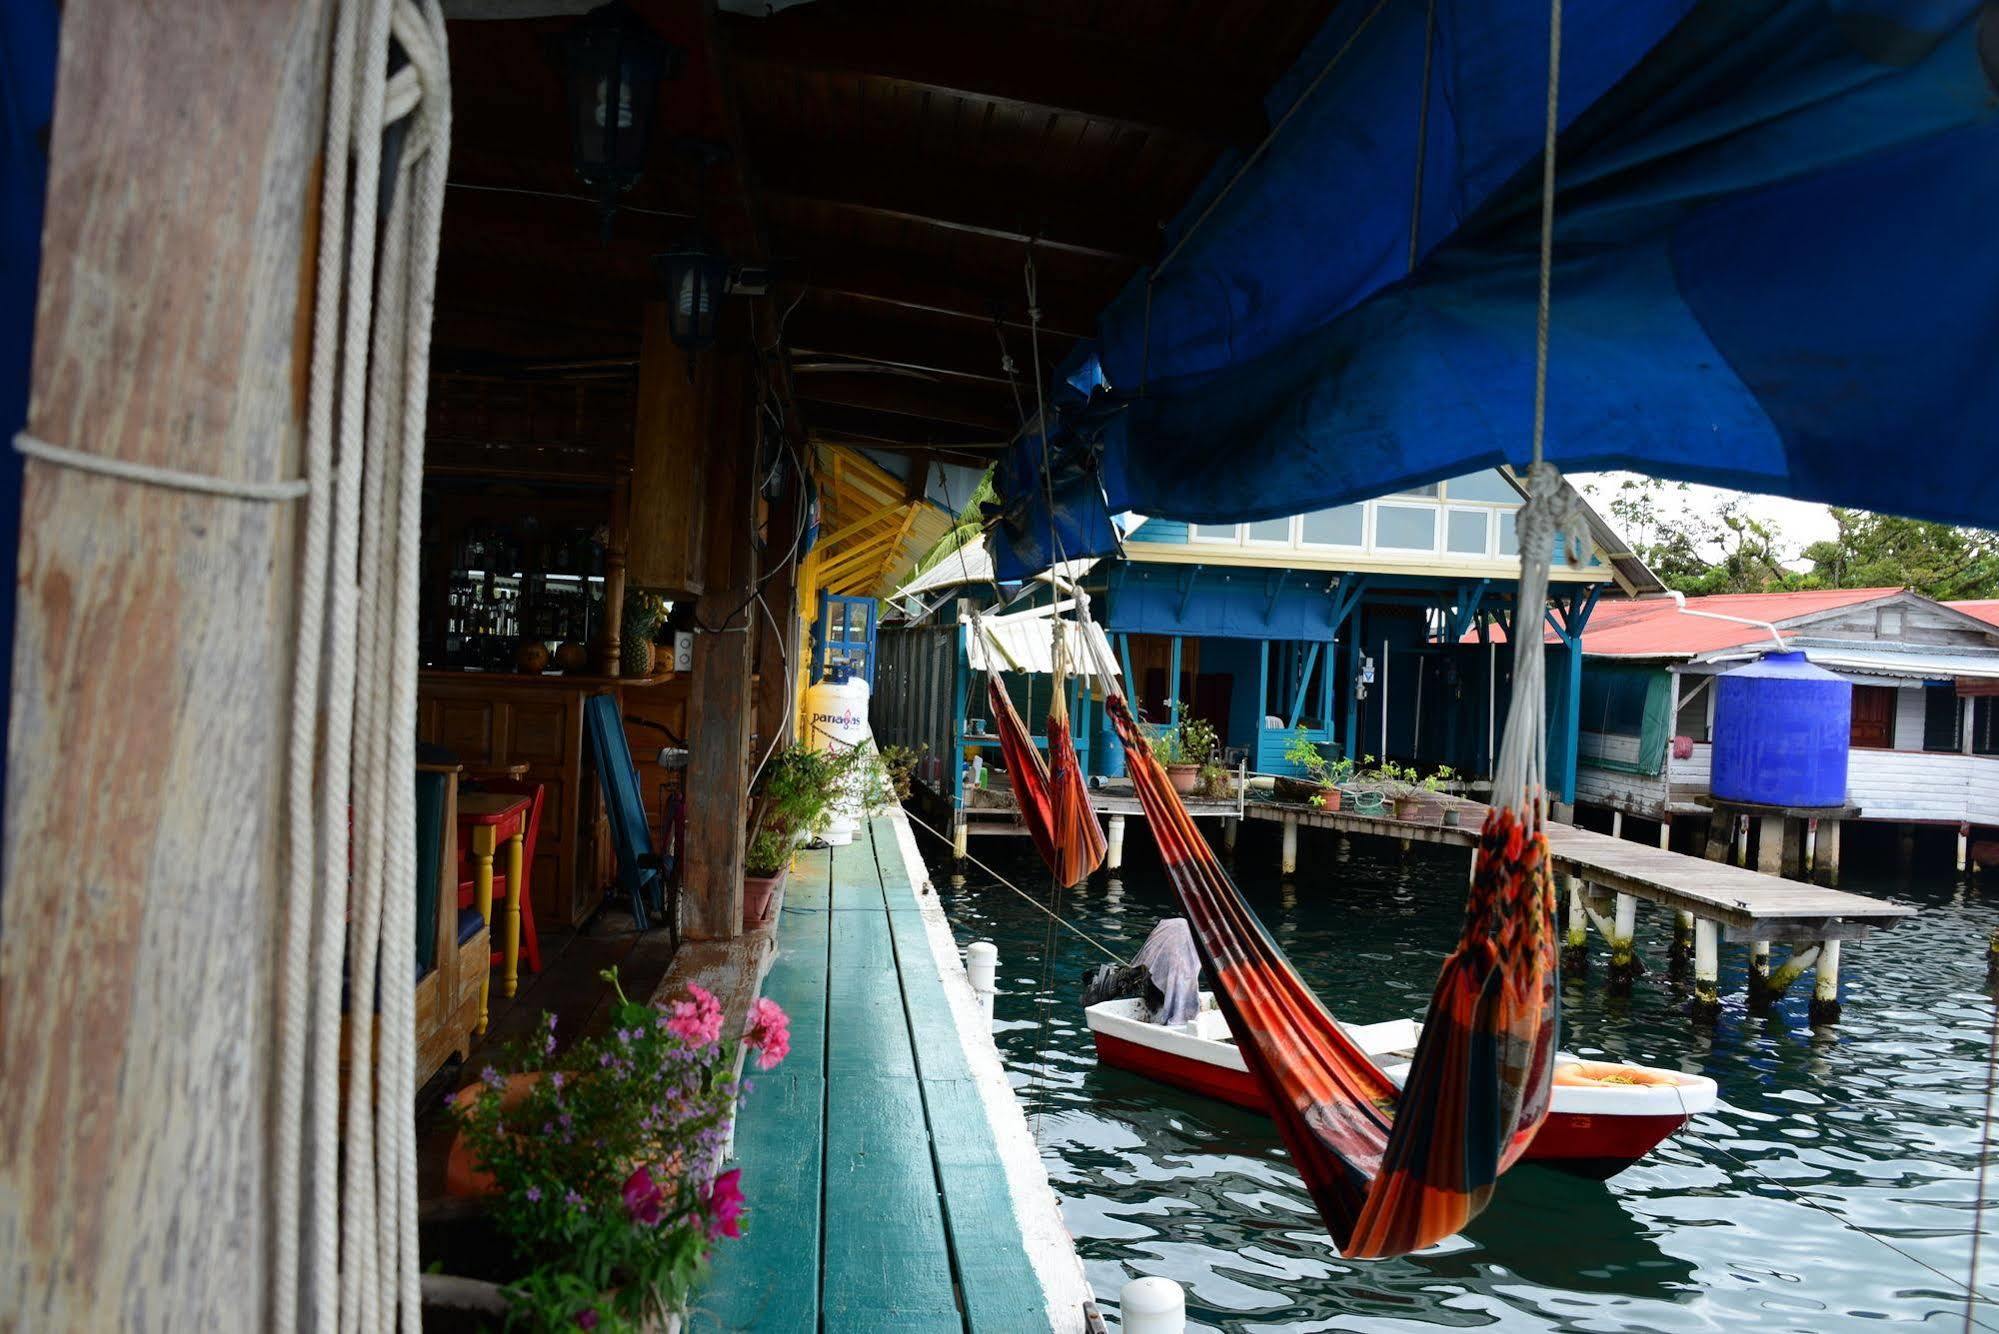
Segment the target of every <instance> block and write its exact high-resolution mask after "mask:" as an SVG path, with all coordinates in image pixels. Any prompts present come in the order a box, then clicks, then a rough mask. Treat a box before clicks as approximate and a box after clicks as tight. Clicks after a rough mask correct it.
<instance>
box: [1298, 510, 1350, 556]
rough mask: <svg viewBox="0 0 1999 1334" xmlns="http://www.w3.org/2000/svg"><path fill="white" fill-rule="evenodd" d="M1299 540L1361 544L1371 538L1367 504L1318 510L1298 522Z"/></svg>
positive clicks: (1309, 543)
mask: <svg viewBox="0 0 1999 1334" xmlns="http://www.w3.org/2000/svg"><path fill="white" fill-rule="evenodd" d="M1298 527H1299V540H1300V541H1302V542H1304V543H1305V544H1306V545H1307V546H1315V547H1357V546H1360V545H1362V544H1363V543H1365V542H1366V541H1367V506H1365V505H1342V506H1340V507H1339V508H1338V509H1331V510H1314V511H1313V512H1312V513H1310V514H1307V515H1305V516H1304V517H1302V518H1301V519H1300V520H1299V521H1298Z"/></svg>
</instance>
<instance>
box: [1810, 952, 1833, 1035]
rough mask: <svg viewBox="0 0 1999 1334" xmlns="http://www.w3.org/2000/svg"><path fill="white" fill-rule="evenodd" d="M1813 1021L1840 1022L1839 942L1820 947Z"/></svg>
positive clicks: (1813, 990)
mask: <svg viewBox="0 0 1999 1334" xmlns="http://www.w3.org/2000/svg"><path fill="white" fill-rule="evenodd" d="M1811 1021H1812V1023H1814V1024H1836V1023H1838V1022H1839V942H1838V941H1837V940H1828V941H1824V942H1822V943H1821V944H1820V945H1819V962H1818V969H1817V971H1816V972H1815V973H1814V974H1813V979H1812V1009H1811Z"/></svg>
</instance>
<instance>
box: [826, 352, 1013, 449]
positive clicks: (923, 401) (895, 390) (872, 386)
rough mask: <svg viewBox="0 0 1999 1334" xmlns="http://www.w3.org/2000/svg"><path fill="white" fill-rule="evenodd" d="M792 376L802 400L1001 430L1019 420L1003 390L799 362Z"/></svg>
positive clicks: (1009, 430) (1007, 429) (1006, 431)
mask: <svg viewBox="0 0 1999 1334" xmlns="http://www.w3.org/2000/svg"><path fill="white" fill-rule="evenodd" d="M796 375H797V384H798V389H797V392H798V397H799V398H800V399H801V400H803V401H805V402H808V403H838V404H844V405H845V406H848V407H856V408H870V409H873V410H875V411H877V412H892V413H895V414H897V415H898V416H904V417H918V418H922V419H925V420H928V421H938V422H950V423H952V424H953V425H957V426H976V427H979V428H981V429H984V430H986V431H991V432H996V433H999V434H1005V435H1010V434H1012V433H1013V430H1014V428H1015V427H1016V426H1017V425H1018V424H1019V423H1018V420H1017V417H1018V414H1017V413H1016V411H1015V409H1014V406H1013V400H1012V398H1011V397H1010V396H1009V395H1008V394H1007V393H1006V392H1005V391H1004V390H998V389H989V388H974V387H972V386H969V385H940V384H934V383H929V382H926V381H923V380H917V379H911V378H909V377H907V376H901V375H895V374H892V373H890V374H882V373H876V374H842V373H831V374H826V373H821V372H820V371H818V370H816V369H812V368H810V367H799V368H798V369H797V371H796ZM808 415H809V414H808Z"/></svg>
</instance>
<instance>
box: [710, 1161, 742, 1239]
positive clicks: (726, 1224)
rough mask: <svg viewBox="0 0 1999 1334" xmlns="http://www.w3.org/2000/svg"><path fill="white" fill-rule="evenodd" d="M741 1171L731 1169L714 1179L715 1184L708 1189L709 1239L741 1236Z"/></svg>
mask: <svg viewBox="0 0 1999 1334" xmlns="http://www.w3.org/2000/svg"><path fill="white" fill-rule="evenodd" d="M742 1177H743V1169H741V1168H740V1167H732V1168H730V1169H729V1170H728V1171H726V1172H724V1173H722V1175H721V1176H718V1177H716V1178H715V1184H714V1185H712V1186H710V1187H709V1188H708V1198H707V1200H706V1204H707V1206H708V1212H709V1214H711V1215H712V1216H713V1221H712V1222H711V1223H710V1224H709V1225H708V1235H709V1236H711V1237H740V1236H742V1235H743V1224H742V1217H743V1187H742Z"/></svg>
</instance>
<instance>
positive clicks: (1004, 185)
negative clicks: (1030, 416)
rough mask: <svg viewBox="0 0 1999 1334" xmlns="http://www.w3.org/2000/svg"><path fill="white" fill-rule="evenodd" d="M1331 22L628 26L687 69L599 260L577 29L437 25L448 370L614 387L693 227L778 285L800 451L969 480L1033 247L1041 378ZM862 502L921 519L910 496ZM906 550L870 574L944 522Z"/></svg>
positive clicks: (998, 443) (1208, 7) (901, 9)
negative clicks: (443, 65)
mask: <svg viewBox="0 0 1999 1334" xmlns="http://www.w3.org/2000/svg"><path fill="white" fill-rule="evenodd" d="M1333 2H1334V0H1302V2H1301V0H948V3H941V4H940V3H928V4H920V3H914V2H913V0H813V2H811V3H804V4H797V5H794V6H792V7H790V8H787V9H784V10H782V11H780V12H778V13H775V14H771V15H768V16H760V17H750V16H746V15H738V14H733V13H719V14H717V13H713V12H712V11H706V10H705V6H704V5H703V4H702V3H696V0H634V2H633V7H634V8H635V9H636V10H638V11H639V12H640V13H641V14H642V15H643V16H644V18H645V19H646V21H648V22H650V23H652V24H653V25H654V27H655V28H657V29H658V30H659V31H660V32H661V34H662V35H663V36H664V37H666V38H667V39H668V40H669V41H671V42H673V43H674V44H675V45H677V46H679V47H681V48H682V49H683V50H684V51H685V52H686V53H687V57H686V62H685V66H684V69H683V71H682V74H681V76H680V77H679V78H678V79H676V80H674V81H672V82H670V83H669V84H667V85H666V86H665V87H663V88H662V91H661V95H660V99H659V111H658V116H657V123H656V124H655V126H654V129H653V134H652V140H651V147H650V151H649V154H648V167H647V171H646V174H645V176H644V178H643V179H642V180H641V181H640V183H639V184H638V185H637V186H636V187H635V188H634V189H633V190H632V191H631V192H630V193H629V194H628V195H626V196H625V197H624V198H623V200H622V201H621V202H622V205H623V208H622V211H621V212H620V213H619V215H618V216H617V219H616V221H615V224H614V226H613V229H612V234H611V236H610V237H609V239H608V240H606V239H603V238H600V236H599V227H598V218H597V214H596V210H595V208H594V207H593V206H592V204H591V203H590V202H589V201H588V200H587V198H584V196H587V194H588V193H589V191H588V188H587V187H585V186H583V185H582V183H581V182H580V181H578V180H577V178H576V176H575V173H574V170H573V167H572V165H571V160H570V154H569V140H568V125H567V119H566V113H565V110H564V104H563V97H562V75H561V60H560V40H561V35H562V33H563V32H564V31H566V30H567V28H568V27H569V26H570V25H571V24H573V23H574V22H575V21H576V20H575V18H574V17H573V15H574V13H575V12H576V11H577V10H578V9H579V8H581V7H582V6H580V5H578V4H576V3H575V0H550V3H548V4H546V5H542V6H539V8H540V10H541V11H542V12H544V13H546V14H547V15H548V16H547V17H540V18H531V19H513V20H511V21H490V20H486V21H454V22H452V23H451V25H450V35H451V56H452V65H453V114H454V133H453V143H452V167H451V181H452V189H451V190H450V192H449V194H448V201H447V208H446V215H445V241H444V246H443V254H442V259H441V263H440V271H439V292H438V316H437V326H436V328H437V333H436V342H437V349H436V357H437V362H438V365H439V366H440V367H441V368H443V369H444V370H447V371H452V372H458V373H468V374H479V375H488V374H503V375H516V376H518V375H527V376H536V377H551V376H552V377H557V378H560V377H565V376H590V377H596V378H600V379H601V378H603V377H604V376H606V375H607V374H608V375H610V376H613V377H615V376H617V375H619V374H627V373H629V368H630V367H631V366H633V365H634V364H635V362H636V358H637V355H638V334H639V322H640V317H639V312H640V308H641V306H642V305H643V303H644V302H645V301H646V300H648V299H657V298H658V297H659V295H660V291H659V289H658V286H657V280H656V279H655V277H654V276H653V274H652V271H651V268H650V264H649V262H648V257H649V256H650V255H652V254H654V253H656V252H658V251H660V250H663V249H666V248H667V247H668V246H669V245H671V244H672V243H673V242H674V241H676V240H677V239H679V238H680V237H681V236H682V235H684V234H685V232H686V231H687V229H688V228H689V226H690V225H691V224H690V222H689V219H690V217H691V216H692V215H693V214H695V213H696V212H699V213H700V214H701V215H702V221H703V223H704V225H705V226H706V228H707V230H708V231H710V232H711V233H712V234H714V235H715V236H716V237H717V238H718V239H720V241H721V242H722V244H723V245H724V247H725V248H726V249H728V250H729V252H730V254H731V255H732V257H734V258H736V259H738V260H739V261H741V262H744V263H752V264H765V265H768V266H769V268H770V270H771V272H772V274H773V276H774V282H773V287H772V299H771V301H770V302H769V303H768V305H767V306H765V307H764V310H765V315H764V318H763V322H762V323H760V325H759V327H758V329H757V334H758V337H759V341H760V342H762V343H763V344H765V345H766V346H773V345H777V344H779V343H781V346H782V347H783V349H784V350H785V354H786V355H787V356H788V359H789V370H790V376H789V378H790V384H791V386H792V398H793V402H794V409H795V412H796V414H797V422H798V424H799V425H802V427H803V429H804V433H805V435H806V436H807V438H808V439H809V440H810V441H812V442H813V443H814V444H815V445H816V446H819V447H820V448H821V449H822V450H824V449H833V450H842V451H852V450H855V449H860V448H865V449H868V450H871V451H874V452H875V453H876V454H877V456H881V455H882V454H884V453H906V454H910V455H912V456H914V457H913V458H912V460H911V462H912V463H913V464H914V465H916V467H917V468H918V469H919V470H921V469H924V468H927V467H928V465H929V463H931V462H934V461H949V462H958V463H967V464H979V463H982V462H983V461H985V460H988V459H990V458H991V457H992V456H993V455H994V454H995V453H996V452H997V451H998V450H999V449H1000V448H1002V447H1003V446H1004V444H1005V442H1006V441H1007V440H1008V439H1009V438H1010V436H1011V435H1012V434H1013V433H1014V431H1015V430H1016V429H1017V427H1018V425H1019V422H1020V419H1021V410H1020V405H1021V403H1023V402H1024V403H1025V404H1026V405H1027V407H1028V409H1029V410H1030V411H1031V410H1032V403H1033V388H1032V383H1031V381H1029V380H1028V379H1027V378H1026V377H1027V376H1029V375H1030V374H1031V373H1032V370H1033V367H1034V365H1035V360H1034V358H1033V356H1032V354H1031V351H1030V346H1029V333H1028V323H1029V320H1028V312H1027V304H1028V303H1027V300H1026V296H1025V281H1024V266H1025V262H1026V260H1027V258H1028V256H1029V253H1030V249H1031V252H1032V255H1033V259H1034V264H1035V268H1036V271H1037V275H1038V280H1039V291H1040V307H1041V321H1040V323H1041V356H1040V363H1039V364H1040V366H1041V367H1042V370H1043V373H1044V375H1045V374H1046V373H1047V371H1048V369H1049V368H1052V367H1053V365H1054V364H1055V363H1056V362H1058V361H1059V360H1060V358H1061V357H1062V356H1063V355H1064V354H1065V353H1066V352H1067V350H1068V348H1069V346H1070V345H1071V344H1072V343H1073V341H1074V340H1075V339H1076V338H1077V337H1078V336H1081V335H1083V334H1084V333H1086V332H1087V331H1088V330H1089V329H1090V327H1091V324H1092V321H1093V318H1094V315H1095V313H1096V312H1097V311H1098V310H1100V309H1101V308H1102V307H1103V305H1104V304H1105V303H1106V302H1108V301H1109V300H1110V298H1111V297H1112V296H1113V295H1115V293H1116V292H1117V291H1118V289H1119V288H1120V287H1121V286H1122V285H1123V284H1124V283H1125V282H1126V281H1127V280H1128V279H1129V278H1130V277H1131V275H1132V274H1133V273H1134V272H1135V271H1136V270H1137V269H1138V267H1139V266H1140V265H1142V264H1144V263H1146V262H1148V261H1149V260H1151V259H1153V258H1156V256H1157V255H1158V253H1159V250H1160V228H1161V225H1162V223H1163V222H1164V221H1165V220H1166V219H1168V218H1170V217H1171V216H1172V215H1173V214H1174V213H1175V212H1176V211H1177V210H1178V209H1179V208H1180V206H1181V205H1182V204H1183V203H1184V202H1185V200H1186V199H1187V197H1188V195H1189V193H1190V192H1191V191H1192V190H1193V189H1194V187H1195V186H1196V184H1197V183H1198V182H1199V181H1200V180H1201V179H1202V178H1203V176H1204V175H1205V174H1206V173H1207V172H1208V171H1209V169H1210V168H1211V167H1212V166H1213V164H1214V162H1215V160H1216V157H1217V155H1218V154H1220V153H1222V152H1223V151H1224V150H1226V149H1228V148H1230V147H1232V146H1236V147H1244V148H1247V147H1249V146H1251V145H1253V144H1255V143H1256V142H1257V141H1258V140H1259V139H1260V138H1261V137H1262V135H1263V133H1264V130H1265V119H1264V114H1263V110H1262V96H1263V93H1264V91H1265V90H1266V89H1267V88H1268V87H1269V86H1270V84H1271V82H1272V81H1273V80H1274V79H1275V78H1276V77H1277V75H1278V74H1279V73H1281V72H1282V71H1283V70H1284V69H1285V68H1287V67H1288V66H1289V64H1290V63H1291V62H1292V61H1293V60H1294V59H1295V58H1296V56H1297V53H1298V51H1299V49H1300V47H1301V46H1302V45H1303V43H1304V42H1305V41H1306V40H1307V39H1308V38H1309V37H1310V35H1311V34H1312V33H1313V32H1314V31H1316V30H1317V28H1318V27H1319V26H1320V24H1321V23H1322V22H1323V21H1324V19H1325V17H1326V15H1327V13H1328V12H1329V11H1330V9H1331V6H1332V4H1333ZM711 3H712V0H711ZM536 8H537V6H535V5H533V4H531V3H523V2H522V0H507V3H505V4H502V3H498V0H456V2H455V3H454V4H452V5H448V6H447V11H448V12H451V13H469V12H475V11H483V12H488V13H493V12H507V13H520V12H522V11H523V10H533V9H536ZM689 139H699V140H704V141H707V142H712V143H720V144H725V145H728V146H729V147H730V149H731V151H732V156H731V159H730V160H729V161H728V162H727V163H726V164H724V165H722V166H719V167H715V168H710V169H707V170H706V171H705V172H704V171H703V170H702V169H700V168H697V167H695V166H693V165H692V162H691V159H690V158H689V157H688V156H687V155H686V154H685V153H683V152H680V151H678V150H677V148H676V143H677V142H681V141H685V140H689ZM773 325H779V326H780V328H773V327H771V326H773ZM1002 339H1004V343H1005V349H1006V352H1007V353H1008V354H1010V356H1011V358H1012V360H1013V363H1014V366H1015V368H1016V371H1015V374H1014V375H1013V376H1011V377H1010V376H1009V374H1008V372H1007V370H1006V369H1005V366H1004V363H1003V361H1002V353H1001V340H1002ZM1017 392H1018V397H1017V396H1016V393H1017ZM860 471H861V470H857V472H860ZM862 475H863V476H866V474H865V473H864V472H863V473H862ZM884 475H886V474H884ZM869 481H871V482H874V483H876V489H879V488H880V487H882V486H888V485H889V483H893V484H894V485H896V486H902V487H903V488H904V490H905V491H906V492H907V493H908V495H909V497H910V499H909V500H908V501H907V503H910V504H921V503H922V502H921V501H920V500H919V499H918V497H920V495H921V492H922V488H921V487H920V486H913V485H908V484H907V483H904V482H896V481H895V479H893V478H892V477H891V478H890V479H889V483H883V482H881V481H880V479H878V478H872V477H870V478H869ZM887 499H888V497H886V496H884V497H882V501H883V503H885V502H886V500H887ZM896 522H898V523H899V522H900V521H899V520H897V521H896ZM827 526H828V528H829V529H830V528H832V527H834V526H837V525H834V524H831V523H829V524H828V525H827ZM901 526H902V527H903V528H904V529H905V530H906V531H905V534H904V538H903V540H902V542H901V545H900V546H899V547H897V548H893V549H891V550H890V553H889V554H890V557H891V559H889V561H888V564H887V566H886V567H885V568H884V569H883V571H882V574H881V575H880V576H879V577H883V578H886V577H888V576H889V575H890V574H892V572H893V571H894V569H895V568H896V567H897V566H899V565H900V566H906V564H907V560H906V559H905V556H906V555H908V554H911V553H910V552H908V551H906V550H905V549H908V548H914V546H915V543H916V541H918V540H920V535H921V533H922V532H923V531H927V530H928V529H929V528H931V527H933V526H935V525H934V524H932V523H930V522H929V521H927V520H918V519H912V520H911V521H910V522H909V523H907V524H903V525H901ZM869 536H872V537H875V538H877V539H879V537H880V534H879V533H871V534H869ZM843 545H844V544H843Z"/></svg>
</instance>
